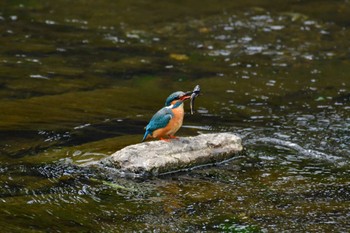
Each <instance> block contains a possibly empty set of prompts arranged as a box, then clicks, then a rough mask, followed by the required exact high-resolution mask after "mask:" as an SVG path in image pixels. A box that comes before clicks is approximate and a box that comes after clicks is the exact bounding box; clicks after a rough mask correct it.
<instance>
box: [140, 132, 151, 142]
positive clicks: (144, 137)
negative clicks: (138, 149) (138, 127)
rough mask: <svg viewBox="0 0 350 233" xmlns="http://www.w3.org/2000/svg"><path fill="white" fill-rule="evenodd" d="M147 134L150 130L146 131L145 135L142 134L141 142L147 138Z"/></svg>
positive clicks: (149, 133)
mask: <svg viewBox="0 0 350 233" xmlns="http://www.w3.org/2000/svg"><path fill="white" fill-rule="evenodd" d="M148 135H151V132H149V131H146V133H145V135H143V138H142V141H141V142H144V141H145V140H146V139H147V137H148Z"/></svg>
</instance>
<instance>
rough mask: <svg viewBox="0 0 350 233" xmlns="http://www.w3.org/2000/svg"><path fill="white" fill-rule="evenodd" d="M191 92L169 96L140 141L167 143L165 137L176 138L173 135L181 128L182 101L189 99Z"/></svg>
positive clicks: (181, 92)
mask: <svg viewBox="0 0 350 233" xmlns="http://www.w3.org/2000/svg"><path fill="white" fill-rule="evenodd" d="M192 93H193V92H186V93H185V92H183V91H177V92H174V93H172V94H171V95H169V97H168V98H167V99H166V101H165V107H163V108H162V109H160V110H159V111H158V112H157V113H156V114H154V115H153V117H152V118H151V120H150V122H149V123H148V125H147V126H146V132H145V135H144V136H143V139H142V141H145V140H146V139H147V138H159V139H161V140H165V141H167V139H165V137H168V138H176V137H175V136H174V134H175V133H176V132H177V131H178V130H179V129H180V127H181V126H182V122H183V119H184V115H185V111H184V104H183V103H184V101H185V100H187V99H190V98H191V95H192Z"/></svg>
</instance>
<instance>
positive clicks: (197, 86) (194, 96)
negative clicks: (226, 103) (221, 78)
mask: <svg viewBox="0 0 350 233" xmlns="http://www.w3.org/2000/svg"><path fill="white" fill-rule="evenodd" d="M200 92H201V88H200V86H199V85H196V86H195V87H194V89H193V91H192V95H191V102H190V107H191V114H193V112H194V111H193V109H194V99H195V98H196V97H197V96H198V95H199V93H200Z"/></svg>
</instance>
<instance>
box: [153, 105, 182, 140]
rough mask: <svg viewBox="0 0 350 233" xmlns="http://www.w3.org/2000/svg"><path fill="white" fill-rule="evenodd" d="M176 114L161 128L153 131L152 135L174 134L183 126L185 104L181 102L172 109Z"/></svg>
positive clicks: (156, 136)
mask: <svg viewBox="0 0 350 233" xmlns="http://www.w3.org/2000/svg"><path fill="white" fill-rule="evenodd" d="M171 111H172V112H173V114H174V116H173V117H172V118H171V119H170V121H169V123H168V124H167V125H166V126H165V127H164V128H161V129H157V130H155V131H154V132H153V134H152V136H153V137H154V138H160V137H164V136H169V135H170V136H173V135H174V134H175V133H176V132H177V131H178V130H179V129H180V128H181V126H182V122H183V119H184V114H185V112H184V108H183V104H181V105H180V106H179V107H177V108H173V109H171Z"/></svg>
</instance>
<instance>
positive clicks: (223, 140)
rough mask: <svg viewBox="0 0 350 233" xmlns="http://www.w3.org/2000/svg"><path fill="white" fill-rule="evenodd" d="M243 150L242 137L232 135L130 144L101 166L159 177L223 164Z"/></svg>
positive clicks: (222, 134)
mask: <svg viewBox="0 0 350 233" xmlns="http://www.w3.org/2000/svg"><path fill="white" fill-rule="evenodd" d="M242 149H243V147H242V143H241V138H240V137H238V136H236V135H234V134H232V133H213V134H201V135H198V136H195V137H182V138H178V139H172V140H170V141H169V142H166V141H149V142H143V143H139V144H135V145H130V146H127V147H125V148H123V149H121V150H119V151H117V152H115V153H114V154H112V155H111V156H109V157H107V158H104V159H102V160H101V161H99V162H98V165H99V166H100V167H101V168H105V169H107V168H111V169H115V170H118V172H120V173H127V174H136V175H141V176H142V175H159V174H164V173H171V172H175V171H179V170H184V169H189V168H192V167H196V166H200V165H207V164H215V163H218V162H222V161H224V160H227V159H230V158H232V157H234V156H235V155H236V154H237V152H240V151H241V150H242Z"/></svg>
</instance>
